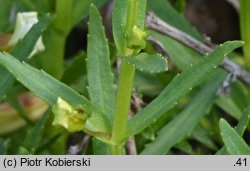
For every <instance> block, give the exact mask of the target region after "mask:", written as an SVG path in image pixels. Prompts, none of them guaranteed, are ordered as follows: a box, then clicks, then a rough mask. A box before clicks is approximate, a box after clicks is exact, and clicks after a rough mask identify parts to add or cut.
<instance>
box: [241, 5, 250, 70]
mask: <svg viewBox="0 0 250 171" xmlns="http://www.w3.org/2000/svg"><path fill="white" fill-rule="evenodd" d="M240 27H241V38H242V40H243V41H244V42H245V45H244V46H243V52H244V57H245V61H246V64H247V66H248V65H249V64H250V1H249V0H241V1H240ZM248 68H250V67H249V66H248Z"/></svg>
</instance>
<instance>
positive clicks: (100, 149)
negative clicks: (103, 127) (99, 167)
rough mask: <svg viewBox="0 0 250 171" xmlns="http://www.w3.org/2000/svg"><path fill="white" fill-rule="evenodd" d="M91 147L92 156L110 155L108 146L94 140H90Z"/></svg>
mask: <svg viewBox="0 0 250 171" xmlns="http://www.w3.org/2000/svg"><path fill="white" fill-rule="evenodd" d="M92 146H93V154H94V155H108V154H110V147H109V146H108V144H106V143H104V142H102V141H100V140H98V139H96V138H94V137H93V138H92Z"/></svg>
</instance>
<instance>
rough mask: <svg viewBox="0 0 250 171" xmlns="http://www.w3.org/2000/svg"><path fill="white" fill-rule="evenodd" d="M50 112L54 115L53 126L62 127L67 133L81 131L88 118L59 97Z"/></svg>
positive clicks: (81, 111)
mask: <svg viewBox="0 0 250 171" xmlns="http://www.w3.org/2000/svg"><path fill="white" fill-rule="evenodd" d="M52 112H53V113H54V121H53V125H60V126H63V127H64V128H65V129H67V130H68V131H69V132H76V131H82V130H83V128H84V124H85V121H86V120H87V118H88V117H87V115H86V114H85V113H84V111H83V110H81V109H79V110H76V109H74V108H73V107H72V106H71V105H70V104H69V103H67V102H66V101H64V100H63V99H62V98H60V97H59V98H58V99H57V102H56V104H55V105H54V106H53V108H52Z"/></svg>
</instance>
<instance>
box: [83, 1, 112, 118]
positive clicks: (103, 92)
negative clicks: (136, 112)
mask: <svg viewBox="0 0 250 171" xmlns="http://www.w3.org/2000/svg"><path fill="white" fill-rule="evenodd" d="M87 56H88V57H87V71H88V84H89V89H88V90H89V95H90V99H91V102H92V103H94V104H95V105H97V106H98V107H99V108H100V109H101V110H102V112H103V113H104V114H106V115H107V118H109V119H110V122H112V120H113V117H112V116H113V113H114V103H115V91H114V78H113V73H112V71H111V64H110V59H109V58H110V54H109V47H108V41H107V38H106V36H105V32H104V28H103V25H102V20H101V16H100V14H99V12H98V9H97V8H96V7H95V6H94V5H93V4H92V5H91V6H90V12H89V36H88V53H87Z"/></svg>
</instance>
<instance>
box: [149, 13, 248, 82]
mask: <svg viewBox="0 0 250 171" xmlns="http://www.w3.org/2000/svg"><path fill="white" fill-rule="evenodd" d="M146 23H147V27H148V28H149V29H151V30H154V31H156V32H159V33H161V34H164V35H167V36H169V37H171V38H173V39H175V40H177V41H179V42H181V43H183V44H184V45H186V46H188V47H190V48H192V49H194V50H196V51H197V52H199V53H200V54H203V55H204V54H206V53H210V52H212V51H213V49H212V48H211V47H209V46H207V45H206V44H204V43H202V42H200V41H198V40H196V39H195V38H193V37H191V36H190V35H188V34H186V33H184V32H183V31H181V30H178V29H177V28H175V27H173V26H171V25H169V24H167V23H166V22H164V21H162V20H161V19H160V18H159V17H157V16H156V15H155V14H154V13H153V12H150V13H148V15H147V19H146ZM156 43H157V42H156ZM221 67H222V68H224V69H225V70H226V71H228V72H229V73H235V74H236V76H237V78H239V79H240V80H241V81H242V82H244V83H245V84H246V85H248V86H250V74H249V73H248V72H247V71H246V70H245V69H243V68H241V66H240V65H238V64H236V63H235V62H233V61H231V60H230V59H228V58H225V59H224V60H223V62H222V63H221Z"/></svg>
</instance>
